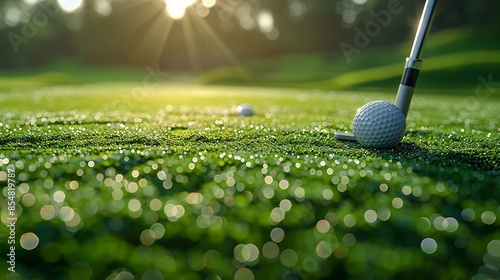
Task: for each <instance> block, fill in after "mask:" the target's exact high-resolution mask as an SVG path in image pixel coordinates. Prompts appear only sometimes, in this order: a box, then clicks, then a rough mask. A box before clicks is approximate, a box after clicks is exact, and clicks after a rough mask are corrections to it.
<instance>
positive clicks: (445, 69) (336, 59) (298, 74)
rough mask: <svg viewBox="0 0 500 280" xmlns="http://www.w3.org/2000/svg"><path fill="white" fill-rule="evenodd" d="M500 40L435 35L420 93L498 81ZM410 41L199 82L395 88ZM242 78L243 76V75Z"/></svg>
mask: <svg viewBox="0 0 500 280" xmlns="http://www.w3.org/2000/svg"><path fill="white" fill-rule="evenodd" d="M498 44H499V42H498V40H496V39H494V38H490V37H489V36H487V34H481V33H480V32H477V31H476V30H473V29H453V30H446V31H441V32H438V33H434V34H431V35H430V36H429V38H428V40H427V45H426V47H425V51H424V54H423V61H424V64H423V67H422V72H421V76H420V80H419V83H418V87H419V90H445V91H446V90H453V91H456V90H459V91H460V92H466V91H468V92H470V91H471V90H473V89H475V87H476V86H477V85H478V83H479V82H478V79H477V78H478V76H481V75H483V76H487V75H489V74H496V76H500V72H499V70H498V69H500V68H499V67H500V50H498ZM410 48H411V42H409V43H405V44H403V45H398V46H388V47H384V48H379V49H366V50H362V52H361V53H359V54H355V55H353V56H352V57H351V59H352V60H351V62H350V63H348V62H347V60H346V59H345V58H344V56H343V55H342V54H341V53H329V54H303V55H302V54H296V55H290V56H283V57H278V58H271V59H265V60H261V61H253V62H250V63H247V64H244V65H242V66H241V67H239V69H237V70H238V71H235V68H233V67H227V68H219V69H214V70H212V71H208V72H206V73H204V74H202V75H201V76H199V77H198V82H200V83H203V84H245V85H265V86H285V87H302V88H325V89H344V88H356V89H363V88H365V89H366V88H379V89H392V90H394V89H395V88H397V86H398V84H399V80H400V78H401V75H402V71H403V68H404V61H405V58H406V57H407V56H408V53H409V51H410ZM242 73H244V74H242Z"/></svg>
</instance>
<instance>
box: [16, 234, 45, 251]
mask: <svg viewBox="0 0 500 280" xmlns="http://www.w3.org/2000/svg"><path fill="white" fill-rule="evenodd" d="M39 242H40V239H39V238H38V236H37V235H36V234H34V233H32V232H27V233H25V234H23V235H21V238H20V239H19V243H20V244H21V247H23V249H25V250H33V249H35V248H36V247H37V246H38V243H39Z"/></svg>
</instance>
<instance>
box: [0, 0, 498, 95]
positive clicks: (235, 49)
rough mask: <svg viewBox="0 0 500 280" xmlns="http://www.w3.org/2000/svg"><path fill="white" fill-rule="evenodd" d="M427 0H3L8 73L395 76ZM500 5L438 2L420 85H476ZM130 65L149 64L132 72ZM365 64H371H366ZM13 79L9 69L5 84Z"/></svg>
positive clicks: (383, 83) (253, 79)
mask: <svg viewBox="0 0 500 280" xmlns="http://www.w3.org/2000/svg"><path fill="white" fill-rule="evenodd" d="M169 2H171V3H170V4H169ZM423 4H424V1H423V0H422V1H409V0H407V1H400V0H392V1H373V0H372V1H367V0H338V1H336V0H331V1H320V0H312V1H303V0H272V1H259V0H218V1H216V0H203V1H202V0H199V1H198V0H134V1H127V0H75V1H69V0H20V1H17V0H16V1H13V0H1V1H0V37H2V38H3V39H2V40H0V51H1V53H2V56H1V57H0V69H2V70H0V71H1V73H0V74H2V76H7V77H9V76H26V75H34V74H36V73H40V72H43V73H46V72H50V73H56V75H48V76H47V75H44V76H42V77H35V80H38V81H39V82H46V83H51V82H64V81H66V82H92V81H94V80H95V79H96V76H97V77H98V78H97V79H104V80H116V79H118V80H120V79H121V80H130V79H137V80H139V79H141V78H143V77H144V73H145V69H148V68H151V69H156V71H162V72H168V73H169V74H170V77H171V78H174V77H178V78H179V77H182V78H185V74H188V76H187V77H188V78H191V77H193V76H196V75H201V76H199V77H198V79H197V80H196V81H198V82H202V83H232V84H234V83H236V84H241V83H245V84H251V85H256V84H259V85H278V86H294V87H297V86H305V87H319V88H345V87H384V88H389V87H390V88H392V87H395V86H397V82H398V80H399V76H400V73H401V69H402V67H403V65H404V58H405V57H406V56H407V54H408V52H409V49H410V46H411V42H412V38H413V36H414V33H415V27H416V24H417V21H418V19H419V16H420V13H421V10H422V6H423ZM498 10H500V2H498V1H487V0H480V1H454V2H450V1H440V2H439V3H438V8H437V16H436V18H435V20H434V25H433V28H432V36H431V38H430V40H429V43H428V46H427V51H426V52H425V53H424V61H425V63H426V64H424V65H425V66H424V75H427V76H426V77H424V79H422V80H423V82H422V83H423V84H420V86H421V88H423V89H425V88H426V87H429V88H432V89H436V88H444V89H446V88H450V86H449V84H450V83H449V81H450V79H453V82H454V83H457V86H456V87H452V88H454V89H455V88H460V89H463V86H465V87H466V88H467V87H473V86H475V85H477V83H478V82H477V79H476V77H477V76H478V75H481V74H484V73H486V74H489V73H495V72H498V66H499V65H500V52H499V51H498V48H497V46H498V44H499V42H500V28H499V27H500V19H499V18H498V16H497V15H496V13H497V11H498ZM90 66H91V67H101V68H102V66H106V67H110V66H113V67H114V69H112V70H114V71H110V72H107V75H85V73H86V72H85V70H88V71H90V72H91V73H95V71H96V69H95V68H92V69H90V70H89V67H90ZM40 67H42V68H40ZM43 67H45V68H43ZM379 67H382V68H379ZM125 68H127V69H129V68H130V69H136V70H138V71H140V72H139V73H136V75H134V74H133V71H128V70H124V69H125ZM235 68H236V70H237V71H234V70H235ZM26 69H31V70H30V71H31V72H30V71H26ZM33 69H41V70H40V71H38V72H37V71H34V70H33ZM367 69H372V70H373V71H372V72H358V71H359V70H367ZM116 70H118V71H116ZM117 72H118V73H117ZM61 73H62V74H65V75H60V74H61ZM373 73H376V75H371V74H373ZM377 73H378V74H377ZM175 74H177V75H175ZM180 74H182V75H180ZM190 80H191V79H190ZM32 82H33V79H30V83H32ZM11 83H12V82H11ZM11 83H10V84H8V83H7V82H5V81H4V82H3V86H4V87H5V86H7V87H8V86H9V85H11ZM469 90H470V88H469Z"/></svg>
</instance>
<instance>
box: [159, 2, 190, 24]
mask: <svg viewBox="0 0 500 280" xmlns="http://www.w3.org/2000/svg"><path fill="white" fill-rule="evenodd" d="M195 2H196V0H165V3H167V13H168V15H169V16H170V17H171V18H172V19H175V20H179V19H182V18H183V17H184V14H186V8H187V7H189V6H191V5H193V4H194V3H195Z"/></svg>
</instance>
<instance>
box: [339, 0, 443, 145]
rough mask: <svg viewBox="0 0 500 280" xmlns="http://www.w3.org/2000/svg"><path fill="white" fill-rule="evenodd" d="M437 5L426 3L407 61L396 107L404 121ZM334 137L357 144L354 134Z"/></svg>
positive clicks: (433, 2)
mask: <svg viewBox="0 0 500 280" xmlns="http://www.w3.org/2000/svg"><path fill="white" fill-rule="evenodd" d="M436 3H437V0H427V1H426V3H425V6H424V10H423V12H422V16H421V18H420V22H419V25H418V28H417V32H416V34H415V39H414V41H413V46H412V49H411V51H410V56H409V57H408V58H407V59H406V65H405V69H404V72H403V76H402V78H401V83H400V86H399V88H398V93H397V96H396V102H395V105H396V107H398V108H399V109H400V110H401V112H402V113H403V116H404V119H406V117H407V115H408V110H409V108H410V103H411V99H412V97H413V92H414V90H415V86H416V83H417V79H418V75H419V73H420V67H421V65H422V60H421V59H420V56H421V54H422V49H423V45H424V42H425V38H426V37H427V34H428V33H429V30H430V27H431V24H432V19H433V16H434V11H435V7H436ZM334 137H335V138H336V139H338V140H343V141H356V142H357V140H356V137H355V136H354V134H349V133H339V132H335V134H334Z"/></svg>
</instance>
